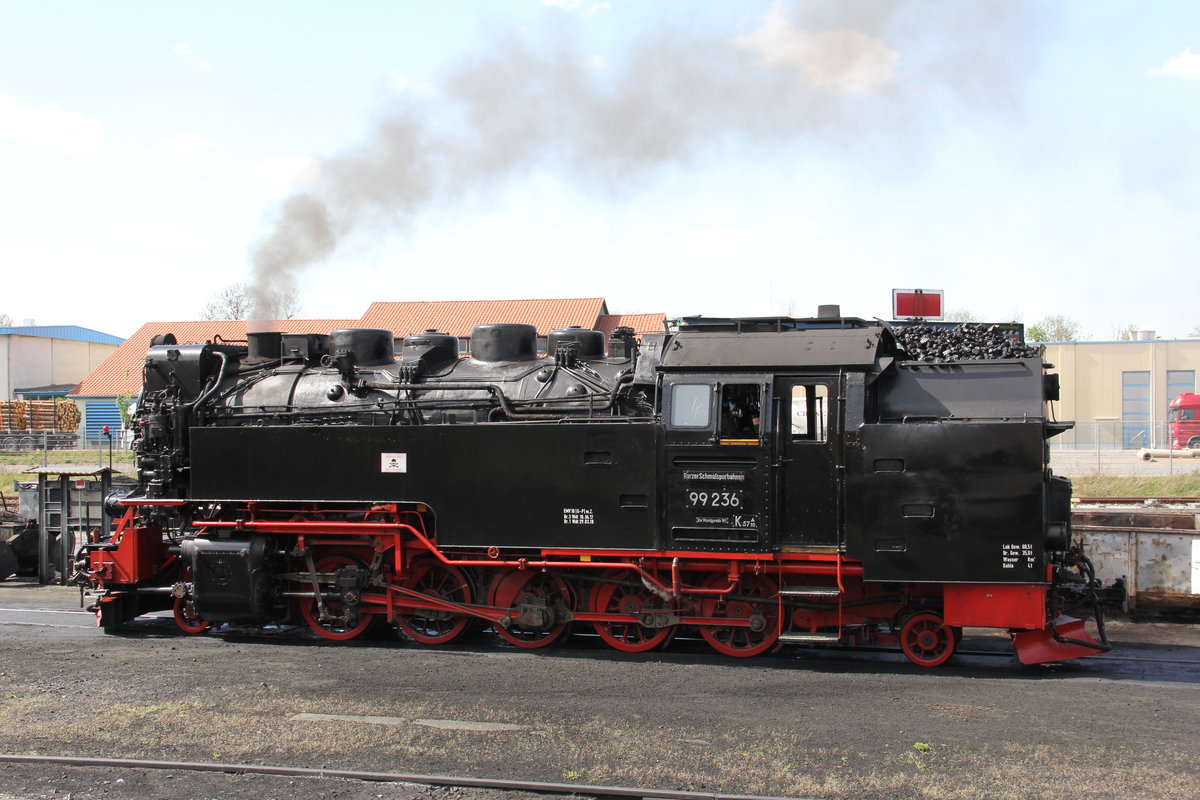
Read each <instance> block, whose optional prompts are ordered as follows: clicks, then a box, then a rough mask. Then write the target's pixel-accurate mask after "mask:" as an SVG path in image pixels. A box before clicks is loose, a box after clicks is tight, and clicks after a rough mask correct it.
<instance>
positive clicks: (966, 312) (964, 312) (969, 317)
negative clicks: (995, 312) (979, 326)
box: [942, 308, 979, 322]
mask: <svg viewBox="0 0 1200 800" xmlns="http://www.w3.org/2000/svg"><path fill="white" fill-rule="evenodd" d="M942 319H944V320H946V322H978V321H979V315H978V314H976V313H975V312H974V311H972V310H971V309H969V308H952V309H950V310H949V311H947V312H946V315H945V316H944V317H942Z"/></svg>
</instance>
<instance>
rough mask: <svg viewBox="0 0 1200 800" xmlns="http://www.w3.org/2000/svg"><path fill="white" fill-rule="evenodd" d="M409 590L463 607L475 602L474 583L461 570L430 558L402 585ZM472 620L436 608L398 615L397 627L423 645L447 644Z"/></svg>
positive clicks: (416, 566)
mask: <svg viewBox="0 0 1200 800" xmlns="http://www.w3.org/2000/svg"><path fill="white" fill-rule="evenodd" d="M402 585H403V586H404V588H405V589H410V590H412V591H414V592H419V593H420V594H423V595H428V596H429V597H434V598H437V599H439V600H446V601H449V602H451V603H457V604H459V605H467V604H469V603H471V602H472V593H471V584H470V583H469V582H468V581H467V577H466V576H465V575H464V574H463V573H462V570H460V569H458V567H453V566H450V565H449V564H443V563H442V562H440V561H438V560H436V559H428V560H426V561H422V562H420V563H418V564H415V565H414V566H413V569H412V573H411V574H410V575H409V577H408V579H407V580H405V581H404V583H403V584H402ZM470 621H471V618H470V617H469V616H467V615H465V614H455V613H453V612H451V611H440V610H435V609H426V608H421V609H411V610H408V611H405V612H404V613H397V614H396V624H397V625H399V626H400V630H402V631H403V632H404V633H405V635H406V636H408V637H409V638H410V639H412V640H413V641H415V642H419V643H420V644H446V643H447V642H452V641H454V640H455V639H457V638H458V637H459V636H461V635H462V634H463V632H464V631H466V629H467V625H468V624H469V623H470Z"/></svg>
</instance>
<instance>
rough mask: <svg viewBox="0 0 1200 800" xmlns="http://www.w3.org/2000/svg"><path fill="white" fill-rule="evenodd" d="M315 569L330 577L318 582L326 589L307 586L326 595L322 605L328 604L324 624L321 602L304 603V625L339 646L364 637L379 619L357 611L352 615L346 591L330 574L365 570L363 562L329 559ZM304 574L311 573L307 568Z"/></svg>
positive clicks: (325, 558) (347, 558) (306, 600)
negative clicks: (347, 570) (343, 570)
mask: <svg viewBox="0 0 1200 800" xmlns="http://www.w3.org/2000/svg"><path fill="white" fill-rule="evenodd" d="M314 566H315V567H316V570H317V572H318V573H326V576H325V577H321V576H320V575H318V581H322V582H323V583H324V585H323V586H319V587H312V586H311V584H305V586H307V587H308V588H310V589H312V588H315V589H316V590H317V591H320V592H321V593H322V601H323V602H324V604H325V615H326V618H325V619H324V620H322V619H321V609H320V606H319V605H318V604H317V598H315V597H313V598H310V599H305V600H301V601H300V615H301V616H302V617H304V621H305V622H307V623H308V627H310V628H312V629H313V631H314V632H315V633H316V634H317V635H318V636H322V637H324V638H326V639H332V640H334V641H337V642H344V641H347V640H349V639H353V638H355V637H356V636H359V635H361V634H362V633H363V632H364V631H365V630H366V629H367V628H369V627H370V626H371V623H372V622H373V621H374V620H375V615H374V614H371V613H368V612H364V611H359V610H358V609H357V608H353V611H354V612H356V613H353V614H352V613H348V612H350V611H351V608H352V606H351V607H348V605H347V603H346V602H345V601H344V600H343V599H342V597H341V596H340V594H341V592H342V591H343V590H342V589H341V587H338V586H336V585H335V584H334V583H333V580H332V579H331V578H330V577H329V576H328V574H327V573H334V572H337V570H338V568H340V567H350V566H354V567H361V566H363V564H362V562H361V561H359V560H358V559H357V558H354V557H352V556H342V555H336V556H325V557H324V558H322V559H320V560H318V561H317V562H316V563H315V564H314ZM301 572H302V573H303V572H307V567H306V568H305V569H304V570H301Z"/></svg>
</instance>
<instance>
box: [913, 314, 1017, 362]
mask: <svg viewBox="0 0 1200 800" xmlns="http://www.w3.org/2000/svg"><path fill="white" fill-rule="evenodd" d="M893 330H894V332H895V334H896V340H897V341H898V342H899V343H900V346H901V347H902V348H904V351H905V352H906V353H908V355H909V356H910V357H911V358H912V360H913V361H977V360H981V359H991V358H1036V357H1037V356H1039V355H1040V354H1041V348H1039V347H1033V346H1031V345H1027V344H1024V343H1023V342H1021V340H1020V339H1017V338H1015V337H1014V336H1012V335H1011V332H1010V331H1006V330H1005V329H1004V328H1002V327H1000V326H999V325H983V324H980V323H978V322H967V323H964V324H962V325H957V326H955V327H953V328H942V327H938V326H936V325H923V324H918V325H913V326H911V327H895V328H893Z"/></svg>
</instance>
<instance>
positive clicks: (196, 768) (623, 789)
mask: <svg viewBox="0 0 1200 800" xmlns="http://www.w3.org/2000/svg"><path fill="white" fill-rule="evenodd" d="M0 763H8V764H42V765H53V766H72V767H107V768H113V767H116V768H122V769H154V770H172V771H176V772H178V771H190V772H224V773H231V774H243V775H282V776H285V777H291V778H341V779H344V780H354V781H369V782H383V783H409V784H417V785H421V786H443V787H445V786H451V787H461V788H471V789H493V790H497V791H517V792H531V793H534V794H541V795H550V796H563V797H572V796H573V797H595V798H609V797H640V798H646V799H647V800H797V798H782V797H775V796H770V795H747V794H725V793H720V792H694V791H686V790H677V789H652V788H645V787H634V786H597V785H589V784H578V783H551V782H546V781H523V780H511V779H507V778H472V777H468V776H465V775H414V774H411V773H403V772H364V771H359V770H345V769H326V768H320V767H318V768H311V767H287V766H275V765H267V764H221V763H214V762H209V761H150V760H145V759H136V758H88V757H83V756H45V755H32V754H15V755H12V754H10V755H0Z"/></svg>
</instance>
